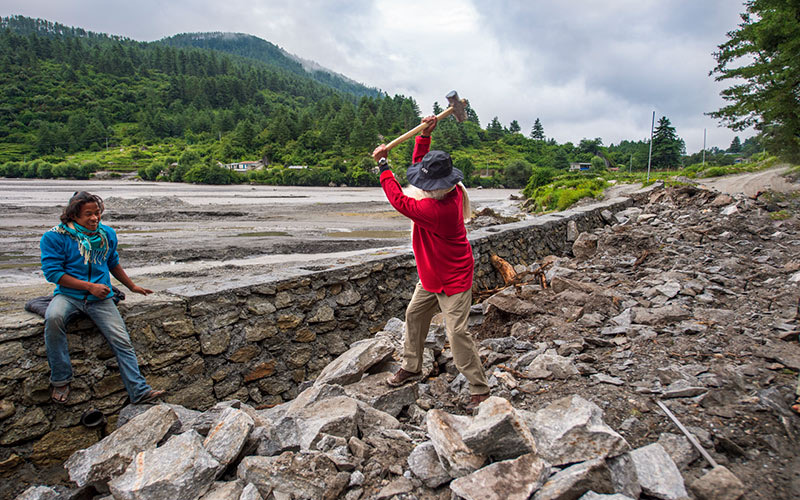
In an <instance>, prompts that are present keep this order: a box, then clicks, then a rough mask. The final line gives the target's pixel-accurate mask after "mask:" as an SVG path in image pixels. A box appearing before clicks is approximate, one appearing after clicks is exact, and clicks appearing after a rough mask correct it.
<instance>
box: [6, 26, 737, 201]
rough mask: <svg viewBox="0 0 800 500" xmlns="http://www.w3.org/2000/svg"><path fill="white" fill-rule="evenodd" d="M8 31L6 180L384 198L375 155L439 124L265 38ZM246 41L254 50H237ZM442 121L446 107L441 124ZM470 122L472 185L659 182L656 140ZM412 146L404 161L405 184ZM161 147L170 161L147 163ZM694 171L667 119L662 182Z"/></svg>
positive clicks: (457, 133)
mask: <svg viewBox="0 0 800 500" xmlns="http://www.w3.org/2000/svg"><path fill="white" fill-rule="evenodd" d="M0 26H4V27H5V28H4V29H3V30H2V31H0V91H2V92H3V95H4V96H5V97H4V101H3V104H2V106H0V174H1V175H5V176H22V177H50V176H56V177H74V176H86V175H91V173H92V172H93V171H94V170H98V169H103V167H104V165H103V163H102V162H101V161H100V160H99V158H101V157H102V155H103V154H104V151H105V150H107V149H108V148H109V145H111V146H112V147H113V148H120V149H126V148H127V149H126V151H128V150H130V151H132V153H130V156H129V158H127V160H129V161H128V163H127V164H128V165H129V169H130V170H136V171H137V172H138V173H139V175H140V176H141V177H143V178H145V179H152V180H168V181H185V182H210V183H231V182H264V183H270V184H298V185H329V184H336V185H339V184H347V185H377V176H375V175H374V174H373V173H371V171H370V170H371V167H372V165H371V160H370V157H369V153H370V152H371V151H372V149H373V148H374V147H375V146H376V145H377V144H379V143H381V142H387V141H388V140H391V139H392V138H394V137H396V136H397V135H399V134H401V133H403V132H405V131H406V130H408V129H410V128H412V127H414V126H415V125H416V124H418V123H419V120H420V117H421V115H423V114H430V113H429V112H424V113H423V112H422V111H421V110H420V108H419V106H418V105H417V103H416V102H415V101H414V99H413V98H411V97H406V96H402V95H395V96H389V95H387V94H385V93H383V92H377V93H376V92H373V91H370V89H367V88H366V87H363V88H362V89H360V90H358V91H357V92H356V91H353V92H345V91H342V90H340V89H338V88H333V87H331V86H330V85H326V84H325V83H321V82H320V81H317V80H314V79H312V78H309V77H304V76H302V75H301V74H300V73H298V72H297V71H296V70H290V69H287V68H286V67H281V65H280V64H278V65H274V64H270V63H268V62H265V61H262V60H254V59H253V58H252V57H247V56H246V55H247V54H248V53H251V52H253V50H254V49H253V44H254V43H257V42H256V41H255V40H253V38H254V37H234V38H232V39H230V40H228V42H226V44H224V45H219V44H217V45H215V48H214V49H213V50H212V49H209V48H197V47H187V46H185V45H187V44H186V43H178V39H172V40H171V42H170V43H159V42H150V43H144V42H136V41H133V40H130V39H126V38H122V37H113V36H107V35H98V34H94V33H91V32H86V31H83V30H80V29H77V28H67V27H64V26H61V25H58V24H53V23H49V22H47V21H42V20H31V19H29V18H20V17H15V18H3V19H2V20H0ZM186 38H187V36H182V37H181V39H184V40H185V39H186ZM188 38H190V39H191V37H188ZM237 39H238V40H240V41H241V43H243V44H244V45H243V46H241V47H237V45H236V40H237ZM203 43H206V42H203ZM189 45H191V44H189ZM441 110H442V108H441V106H440V105H439V104H438V103H433V106H432V109H431V111H430V112H432V113H438V112H440V111H441ZM467 111H468V120H467V121H465V122H463V123H458V122H456V121H455V120H453V119H447V120H443V121H442V123H441V124H440V125H439V126H438V127H437V129H436V130H435V132H434V137H433V139H434V141H435V145H436V147H437V148H440V149H444V150H447V151H450V152H451V154H452V155H453V158H454V162H455V164H456V166H457V167H458V168H460V169H462V170H463V171H464V172H465V174H466V176H467V179H466V181H467V183H468V184H469V185H481V186H486V187H491V186H499V185H503V186H507V187H524V186H526V185H527V184H528V181H529V179H530V177H531V175H532V174H533V173H534V171H535V170H536V169H544V170H552V171H563V170H566V169H568V168H569V166H570V164H571V163H575V162H578V163H590V164H592V165H593V166H594V168H595V169H605V168H608V167H611V168H626V167H627V168H628V169H631V170H643V169H645V168H647V163H648V155H649V149H650V148H649V140H646V139H643V140H638V141H622V142H620V143H619V144H616V145H615V144H611V145H608V146H606V145H604V144H603V141H602V139H601V138H594V139H583V140H581V141H580V142H579V143H578V144H577V145H576V144H573V143H571V142H567V143H564V144H558V143H557V142H556V141H555V140H554V139H552V138H549V139H548V138H547V136H546V134H545V127H544V124H543V123H542V122H541V120H540V119H539V118H536V120H535V122H534V125H533V127H532V129H531V130H530V132H529V133H528V134H525V133H524V132H523V131H522V130H521V127H520V125H519V123H518V122H517V121H516V120H512V121H511V123H509V124H508V126H504V125H503V124H502V123H500V121H499V120H498V118H497V117H494V118H492V119H491V120H489V121H488V123H487V125H486V128H485V129H484V128H482V127H481V122H480V119H479V117H478V114H477V112H476V110H474V109H472V108H468V110H467ZM412 145H413V144H412V142H411V141H409V142H407V143H404V144H402V145H401V146H399V147H398V148H396V149H395V150H393V151H392V156H391V159H392V161H393V162H394V163H395V164H397V165H398V167H399V168H397V169H396V172H397V173H398V175H399V176H400V177H402V176H403V174H404V171H405V168H404V166H405V165H406V164H407V162H408V161H410V158H411V150H412ZM745 145H747V141H746V142H745ZM133 146H136V147H133ZM158 146H165V147H166V148H167V149H169V151H170V152H169V153H166V154H163V155H161V156H154V155H151V154H147V153H142V152H141V150H143V149H147V148H150V149H156V147H158ZM126 154H128V153H126ZM77 158H80V159H77ZM87 158H88V159H87ZM254 159H260V160H262V161H263V163H264V164H265V165H266V167H265V168H264V169H263V170H260V171H257V172H252V173H249V174H246V175H241V174H237V173H235V172H231V171H229V170H227V169H221V167H220V166H219V165H220V164H226V163H232V162H236V161H243V160H254ZM687 160H688V161H693V158H692V157H686V156H685V148H684V145H683V141H682V140H681V139H680V137H679V136H678V135H677V132H676V131H675V129H674V127H672V125H671V123H670V121H669V120H668V119H667V118H666V117H662V118H661V119H660V120H659V126H658V128H657V129H656V132H655V135H654V139H653V157H652V164H651V166H652V168H655V169H665V168H676V167H679V166H680V165H681V164H682V163H683V162H685V161H687ZM62 164H63V166H60V165H62ZM85 164H88V165H89V166H88V167H86V168H84V167H83V165H85ZM290 165H300V166H307V167H308V168H304V169H288V168H287V167H288V166H290ZM126 168H128V167H126ZM223 170H226V171H223Z"/></svg>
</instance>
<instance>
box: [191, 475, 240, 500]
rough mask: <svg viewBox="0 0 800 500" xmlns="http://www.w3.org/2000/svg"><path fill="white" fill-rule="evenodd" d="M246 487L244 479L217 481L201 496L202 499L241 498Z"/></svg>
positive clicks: (236, 499) (225, 499)
mask: <svg viewBox="0 0 800 500" xmlns="http://www.w3.org/2000/svg"><path fill="white" fill-rule="evenodd" d="M243 489H244V481H242V480H241V479H237V480H235V481H217V482H216V483H214V484H212V485H211V487H210V488H209V489H208V491H207V492H206V493H205V495H203V496H202V497H200V500H239V497H240V496H241V495H242V490H243Z"/></svg>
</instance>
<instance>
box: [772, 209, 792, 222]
mask: <svg viewBox="0 0 800 500" xmlns="http://www.w3.org/2000/svg"><path fill="white" fill-rule="evenodd" d="M791 216H792V213H791V212H790V211H788V210H786V209H783V210H778V211H777V212H772V213H770V214H769V218H770V219H772V220H786V219H788V218H790V217H791Z"/></svg>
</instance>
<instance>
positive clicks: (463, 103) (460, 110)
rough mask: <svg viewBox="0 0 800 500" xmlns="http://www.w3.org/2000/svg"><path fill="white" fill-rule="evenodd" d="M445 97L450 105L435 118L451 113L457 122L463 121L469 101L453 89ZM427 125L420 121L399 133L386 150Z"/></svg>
mask: <svg viewBox="0 0 800 500" xmlns="http://www.w3.org/2000/svg"><path fill="white" fill-rule="evenodd" d="M445 97H446V98H447V102H448V103H449V104H450V107H448V108H447V109H445V110H444V111H442V112H441V113H439V114H438V115H436V120H437V121H438V120H441V119H443V118H447V117H448V116H450V115H453V116H454V117H455V119H456V121H457V122H463V121H464V120H466V119H467V106H468V105H469V102H468V101H467V100H466V99H459V98H458V92H456V91H455V90H453V91H451V92H450V93H449V94H447V95H446V96H445ZM427 126H428V124H427V123H420V124H419V125H417V126H416V127H414V128H412V129H411V130H409V131H408V132H406V133H405V134H403V135H401V136H400V137H398V138H397V139H395V140H393V141H392V142H390V143H389V144H387V145H386V151H389V150H390V149H392V148H393V147H395V146H397V145H398V144H400V143H402V142H404V141H406V140H408V139H410V138H412V137H414V136H415V135H417V134H418V133H420V132H422V130H423V129H424V128H425V127H427Z"/></svg>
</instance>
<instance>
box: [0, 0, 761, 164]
mask: <svg viewBox="0 0 800 500" xmlns="http://www.w3.org/2000/svg"><path fill="white" fill-rule="evenodd" d="M2 9H3V10H2V12H0V14H1V15H13V14H21V15H26V16H31V17H40V18H44V19H48V20H50V21H56V22H60V23H63V24H67V25H71V26H79V27H82V28H86V29H89V30H92V31H98V32H104V33H111V34H118V35H123V36H128V37H130V38H133V39H136V40H146V41H150V40H156V39H159V38H162V37H165V36H170V35H174V34H177V33H185V32H194V31H231V32H243V33H249V34H252V35H255V36H258V37H260V38H264V39H266V40H269V41H271V42H273V43H275V44H276V45H279V46H281V47H283V48H284V49H286V50H287V51H289V52H292V53H294V54H297V55H298V56H300V57H303V58H306V59H311V60H314V61H317V62H318V63H320V64H322V65H323V66H326V67H328V68H330V69H332V70H334V71H337V72H340V73H343V74H345V75H347V76H349V77H350V78H353V79H355V80H357V81H360V82H362V83H364V84H367V85H370V86H375V87H378V88H381V89H383V90H385V91H386V92H388V93H390V94H395V93H398V94H403V95H406V96H411V97H414V98H415V99H416V100H417V102H418V104H419V105H420V108H421V110H422V112H423V113H429V112H430V111H431V109H432V105H433V102H434V101H438V102H439V103H440V104H441V103H443V102H444V101H445V100H444V95H445V94H446V93H447V92H448V91H450V90H451V89H457V90H458V91H459V93H460V94H461V95H462V96H463V97H466V98H468V99H469V100H470V102H471V104H472V106H473V107H474V108H475V109H476V111H477V112H478V114H479V116H480V118H481V122H482V124H483V125H484V126H485V125H486V123H488V121H489V120H491V119H492V117H494V116H497V117H498V118H499V119H500V121H501V122H502V123H503V124H505V125H507V124H508V123H510V122H511V121H512V120H517V121H518V122H519V123H520V125H521V126H522V130H523V132H525V133H527V132H529V131H530V129H531V127H532V125H533V122H534V120H535V119H536V118H537V117H538V118H540V119H541V120H542V123H543V124H544V127H545V133H546V134H547V135H548V137H554V138H555V139H556V140H558V141H559V142H566V141H572V142H575V143H577V142H578V141H580V139H581V138H584V137H587V138H594V137H602V138H603V140H604V143H605V144H611V143H616V142H619V141H620V140H624V139H632V140H637V139H643V138H646V137H648V136H649V133H650V119H651V113H652V112H653V110H655V111H656V116H657V117H660V116H662V115H665V116H667V117H668V118H669V119H670V120H671V121H672V123H673V125H674V126H675V127H676V129H677V131H678V134H679V135H680V136H681V137H682V138H683V139H684V140H685V141H686V144H687V150H688V151H689V152H694V151H698V150H700V149H701V147H702V144H703V129H704V128H707V129H708V138H709V141H708V144H709V147H710V146H713V145H716V146H719V147H727V146H728V145H729V144H730V141H731V140H732V138H733V136H734V135H736V134H735V133H734V132H732V131H730V130H728V129H725V128H720V127H718V125H717V124H716V122H715V121H714V120H712V119H711V118H709V117H707V116H705V115H704V113H706V112H708V111H713V110H716V109H718V108H719V107H720V106H722V105H723V104H724V102H723V101H722V99H721V98H720V97H719V92H720V90H722V89H723V88H725V87H726V85H725V84H720V83H717V82H714V80H713V78H711V77H709V76H708V72H709V70H711V69H712V68H713V66H714V59H713V57H712V55H711V53H712V52H713V51H715V50H716V49H717V45H719V44H720V43H722V42H724V41H725V40H726V36H725V34H726V33H727V32H728V31H730V30H733V29H735V28H736V25H737V24H738V23H739V22H740V19H739V13H740V12H742V11H744V7H743V5H742V1H741V0H712V1H708V2H697V1H693V0H673V1H670V2H653V1H647V2H642V1H640V0H639V1H636V0H610V1H608V2H604V3H602V4H598V3H597V2H594V1H592V0H573V1H570V2H544V1H522V0H498V1H494V2H479V1H477V0H438V1H436V2H429V1H422V0H407V1H404V2H395V1H391V0H357V1H343V0H338V1H332V2H331V1H322V0H298V1H292V2H285V1H283V2H277V1H272V0H269V1H267V0H262V1H255V2H253V1H252V0H227V1H225V2H219V1H210V0H192V1H187V0H172V1H170V2H161V1H155V0H141V1H139V2H120V1H117V0H106V1H99V0H74V1H71V2H57V1H55V0H49V1H43V0H25V1H20V0H6V1H4V6H3V7H2ZM739 135H740V136H741V137H742V138H745V137H747V136H749V135H752V133H744V134H739Z"/></svg>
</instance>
